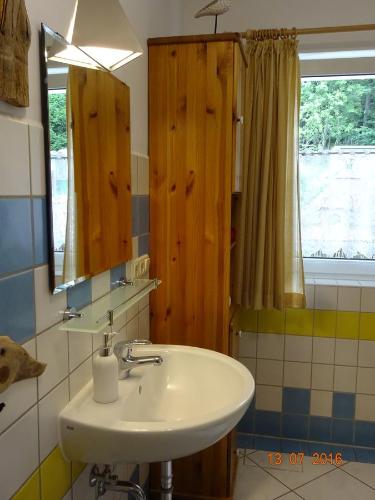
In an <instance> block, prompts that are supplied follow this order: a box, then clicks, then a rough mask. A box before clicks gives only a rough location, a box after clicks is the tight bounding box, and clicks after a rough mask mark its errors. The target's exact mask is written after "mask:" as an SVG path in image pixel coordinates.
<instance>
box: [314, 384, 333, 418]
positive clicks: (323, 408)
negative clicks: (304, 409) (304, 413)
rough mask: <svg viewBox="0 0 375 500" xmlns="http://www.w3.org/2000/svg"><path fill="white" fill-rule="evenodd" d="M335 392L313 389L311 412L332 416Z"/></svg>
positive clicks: (321, 415) (322, 415)
mask: <svg viewBox="0 0 375 500" xmlns="http://www.w3.org/2000/svg"><path fill="white" fill-rule="evenodd" d="M332 399H333V392H329V391H316V390H312V391H311V402H310V413H311V415H317V416H320V417H332Z"/></svg>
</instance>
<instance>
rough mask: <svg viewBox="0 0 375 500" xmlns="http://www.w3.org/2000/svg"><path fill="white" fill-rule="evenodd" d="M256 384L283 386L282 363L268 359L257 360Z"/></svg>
mask: <svg viewBox="0 0 375 500" xmlns="http://www.w3.org/2000/svg"><path fill="white" fill-rule="evenodd" d="M256 382H257V384H265V385H277V386H282V385H283V362H282V361H277V360H272V359H271V360H270V359H257V370H256Z"/></svg>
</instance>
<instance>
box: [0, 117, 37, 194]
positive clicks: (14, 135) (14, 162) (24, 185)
mask: <svg viewBox="0 0 375 500" xmlns="http://www.w3.org/2000/svg"><path fill="white" fill-rule="evenodd" d="M0 151H1V155H0V195H3V196H4V195H5V196H10V195H13V196H14V195H29V194H30V168H29V163H30V161H29V130H28V126H27V124H26V123H22V122H19V121H16V120H11V119H10V118H8V117H5V116H2V115H0Z"/></svg>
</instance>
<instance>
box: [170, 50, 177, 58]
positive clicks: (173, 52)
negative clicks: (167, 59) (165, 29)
mask: <svg viewBox="0 0 375 500" xmlns="http://www.w3.org/2000/svg"><path fill="white" fill-rule="evenodd" d="M176 55H177V51H176V49H173V50H171V56H172V57H176Z"/></svg>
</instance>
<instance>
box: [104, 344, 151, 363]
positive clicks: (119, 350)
mask: <svg viewBox="0 0 375 500" xmlns="http://www.w3.org/2000/svg"><path fill="white" fill-rule="evenodd" d="M148 344H152V342H151V340H147V339H144V340H143V339H130V340H122V341H121V342H117V344H115V346H114V348H113V353H114V354H115V356H116V357H117V359H120V358H121V357H122V355H123V352H124V349H125V348H127V350H128V354H130V353H131V350H132V347H133V346H135V345H148Z"/></svg>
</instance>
